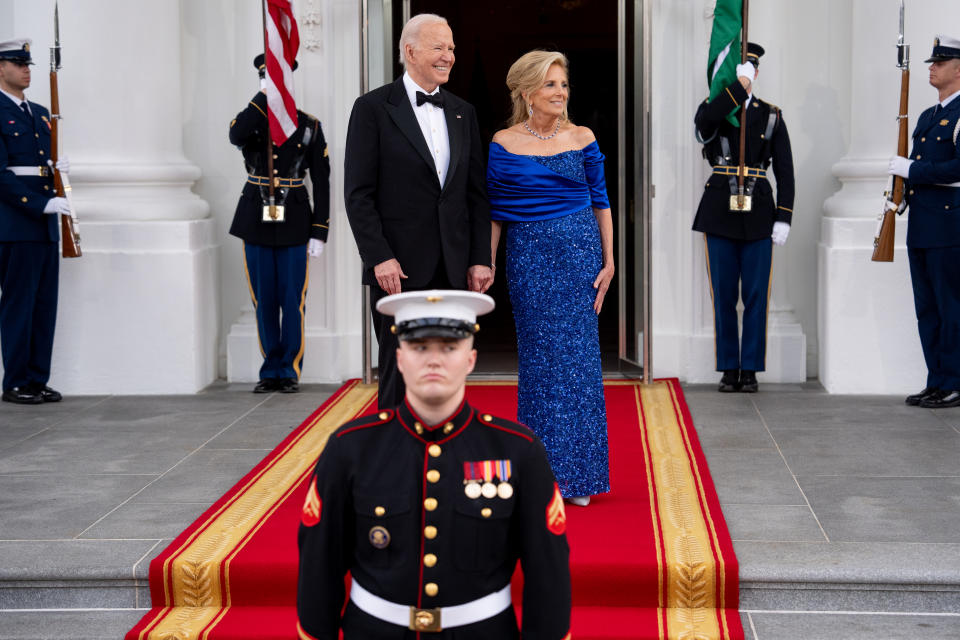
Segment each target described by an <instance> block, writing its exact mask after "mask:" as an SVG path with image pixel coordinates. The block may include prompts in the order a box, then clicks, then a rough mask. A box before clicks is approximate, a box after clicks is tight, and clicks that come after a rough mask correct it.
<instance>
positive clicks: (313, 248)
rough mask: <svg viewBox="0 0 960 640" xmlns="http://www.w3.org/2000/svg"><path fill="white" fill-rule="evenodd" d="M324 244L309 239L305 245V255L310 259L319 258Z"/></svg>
mask: <svg viewBox="0 0 960 640" xmlns="http://www.w3.org/2000/svg"><path fill="white" fill-rule="evenodd" d="M324 244H325V243H324V242H323V240H317V239H316V238H310V241H309V242H308V243H307V255H308V256H310V257H311V258H319V257H320V254H322V253H323V247H324Z"/></svg>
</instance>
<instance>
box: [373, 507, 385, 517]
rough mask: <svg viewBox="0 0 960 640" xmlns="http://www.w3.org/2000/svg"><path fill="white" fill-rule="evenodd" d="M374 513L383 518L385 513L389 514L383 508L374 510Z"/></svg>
mask: <svg viewBox="0 0 960 640" xmlns="http://www.w3.org/2000/svg"><path fill="white" fill-rule="evenodd" d="M373 512H374V513H375V514H377V515H378V516H382V515H383V514H385V513H386V512H387V510H386V509H384V508H383V507H377V508H376V509H374V510H373Z"/></svg>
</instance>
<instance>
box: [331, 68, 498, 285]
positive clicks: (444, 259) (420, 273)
mask: <svg viewBox="0 0 960 640" xmlns="http://www.w3.org/2000/svg"><path fill="white" fill-rule="evenodd" d="M441 93H442V94H443V98H444V101H445V102H444V104H445V108H444V115H445V117H446V120H447V131H448V133H449V136H450V166H449V169H448V170H447V178H446V183H445V184H444V185H443V186H442V187H441V185H440V181H439V180H438V179H437V169H436V166H435V164H434V161H433V154H431V153H430V150H429V149H428V148H427V142H426V140H425V139H424V137H423V133H422V132H421V131H420V125H419V124H418V123H417V118H416V116H415V115H414V112H413V107H411V106H410V100H409V99H408V98H407V92H406V89H405V88H404V86H403V78H398V79H397V80H396V81H394V82H393V83H391V84H388V85H385V86H383V87H380V88H379V89H375V90H373V91H371V92H370V93H368V94H366V95H364V96H361V97H359V98H357V101H356V102H355V103H354V105H353V112H352V113H351V114H350V125H349V127H348V129H347V143H346V145H347V146H346V152H345V160H344V180H343V189H344V200H345V202H346V208H347V218H348V219H349V220H350V227H351V228H352V229H353V235H354V237H355V238H356V241H357V247H358V248H359V250H360V258H361V259H362V260H363V283H364V284H370V285H376V284H377V280H376V278H375V277H374V275H373V268H374V266H376V265H377V264H379V263H381V262H383V261H385V260H389V259H391V258H396V259H397V261H398V262H399V263H400V267H401V268H402V269H403V271H404V273H406V275H407V278H408V279H407V280H403V281H402V286H403V288H404V289H405V290H406V289H417V288H420V287H423V286H425V285H426V284H427V283H428V282H429V281H430V280H431V278H432V277H433V276H434V274H435V273H436V272H437V269H438V267H439V266H441V265H442V266H443V267H444V268H445V270H446V274H447V278H448V279H449V280H450V284H452V285H453V286H454V287H458V288H461V289H464V288H466V284H467V269H468V267H470V266H472V265H477V264H482V265H489V264H490V204H489V202H488V201H487V193H486V186H485V167H484V156H483V146H482V144H481V142H480V128H479V126H478V125H477V116H476V112H475V111H474V109H473V107H472V106H471V105H470V104H468V103H466V102H464V101H463V100H461V99H460V98H458V97H456V96H455V95H453V94H451V93H448V92H446V91H443V90H442V89H441Z"/></svg>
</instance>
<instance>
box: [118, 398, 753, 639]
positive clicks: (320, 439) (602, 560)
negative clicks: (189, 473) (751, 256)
mask: <svg viewBox="0 0 960 640" xmlns="http://www.w3.org/2000/svg"><path fill="white" fill-rule="evenodd" d="M605 394H606V403H607V416H608V421H609V428H608V431H609V441H610V476H611V486H612V489H613V490H612V491H611V493H609V494H607V495H604V496H599V497H596V498H594V499H593V501H592V502H591V503H590V506H588V507H586V508H579V507H574V506H569V505H568V507H567V518H568V521H567V536H568V538H569V541H570V547H571V554H570V565H571V573H572V577H573V603H574V608H573V623H572V627H573V628H572V632H573V638H574V639H575V640H602V639H614V638H616V639H621V638H622V639H628V638H629V639H631V640H644V639H647V638H651V639H664V640H666V639H677V640H687V639H689V640H713V639H730V640H742V638H743V637H744V636H743V629H742V627H741V624H740V618H739V615H738V613H737V598H738V586H737V561H736V558H735V556H734V553H733V545H732V543H731V541H730V536H729V534H728V533H727V527H726V524H725V523H724V521H723V515H722V514H721V512H720V504H719V502H718V500H717V496H716V493H715V491H714V488H713V482H712V481H711V479H710V474H709V472H708V470H707V464H706V460H705V459H704V457H703V452H702V451H701V450H700V445H699V442H698V441H697V436H696V432H695V431H694V429H693V422H692V420H691V418H690V413H689V411H688V410H687V406H686V403H685V402H684V400H683V394H682V392H681V390H680V385H679V384H678V383H677V381H676V380H663V381H658V382H655V383H654V384H652V385H649V386H644V385H641V384H638V383H636V382H633V381H626V380H622V381H621V380H617V381H607V382H606V383H605ZM467 397H468V399H469V401H470V403H471V404H472V405H473V406H474V407H477V408H478V409H480V410H481V411H486V412H489V413H493V414H498V415H502V416H504V417H507V418H514V417H515V416H516V407H517V395H516V385H515V384H514V383H510V382H476V383H470V384H469V385H468V390H467ZM375 409H376V388H375V387H369V386H365V385H361V384H359V383H358V382H357V381H351V382H348V383H347V384H345V385H344V386H343V387H342V388H340V389H339V390H338V391H337V392H336V393H335V394H334V395H333V396H332V397H331V398H330V399H329V400H328V401H327V402H325V403H324V404H323V406H321V407H320V408H319V409H317V411H315V412H314V413H313V415H311V416H310V417H309V418H308V419H307V420H306V422H304V423H303V424H302V425H301V426H300V427H299V428H297V429H296V430H295V431H294V432H293V433H291V434H290V435H289V436H288V437H287V438H286V439H285V440H284V441H283V442H282V443H280V445H279V446H277V448H276V449H274V450H273V451H272V452H271V453H270V454H269V455H268V456H267V457H266V458H265V459H264V460H263V461H261V462H260V464H258V465H257V466H256V467H255V468H254V469H253V470H252V471H251V472H250V473H249V474H247V476H246V477H244V478H243V480H241V481H240V482H239V483H237V485H236V486H235V487H234V488H233V489H231V490H230V491H229V492H227V494H226V495H224V496H223V497H222V498H221V499H220V500H218V501H217V502H216V503H215V504H214V505H213V506H212V507H210V509H208V510H207V511H206V512H205V513H204V514H203V515H202V516H201V517H200V518H198V519H197V521H196V522H194V523H193V524H192V525H191V526H190V527H189V528H188V529H187V530H186V531H184V532H183V533H182V534H180V536H179V537H178V538H177V539H176V540H174V541H173V543H172V544H171V545H170V546H169V547H168V548H167V549H166V550H165V551H164V552H163V553H161V554H160V556H158V557H157V558H156V559H155V560H154V561H153V562H152V563H151V565H150V594H151V599H152V601H153V609H151V610H150V612H149V613H148V614H147V615H145V616H144V617H143V619H142V620H141V621H140V622H139V623H138V624H137V625H136V626H135V627H134V628H133V629H132V630H131V631H130V632H128V633H127V636H126V638H127V640H148V639H154V640H190V639H193V638H198V639H211V640H219V639H233V640H247V639H251V640H252V639H254V638H257V639H259V640H272V639H286V640H294V639H295V638H296V637H297V634H296V630H295V623H296V611H295V607H294V603H295V602H296V574H297V548H296V533H297V524H298V522H299V519H300V509H301V506H302V504H303V499H304V495H305V492H306V488H307V487H306V482H305V481H306V479H307V478H308V477H309V475H310V473H311V471H312V469H313V463H314V462H315V460H316V458H317V456H318V455H319V453H320V451H321V450H322V448H323V445H324V443H325V442H326V439H327V436H328V435H329V434H330V433H331V432H332V431H333V430H334V429H336V428H337V427H338V426H339V425H340V424H342V423H344V422H346V421H347V420H349V419H351V418H352V417H354V416H356V415H361V414H365V413H370V412H372V411H374V410H375ZM520 579H521V578H520V577H519V576H518V578H517V579H516V580H515V582H517V581H519V580H520ZM515 586H516V585H515ZM515 593H518V592H517V590H516V588H515ZM425 637H426V636H425Z"/></svg>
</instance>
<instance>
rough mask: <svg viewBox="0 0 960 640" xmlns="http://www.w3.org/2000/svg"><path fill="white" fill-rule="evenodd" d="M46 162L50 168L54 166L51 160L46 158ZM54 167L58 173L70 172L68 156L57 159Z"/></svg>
mask: <svg viewBox="0 0 960 640" xmlns="http://www.w3.org/2000/svg"><path fill="white" fill-rule="evenodd" d="M47 164H48V165H49V166H50V168H51V169H53V168H54V164H53V160H47ZM56 169H57V171H59V172H60V173H70V158H68V157H66V156H63V157H62V158H60V159H59V160H57V164H56Z"/></svg>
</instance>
